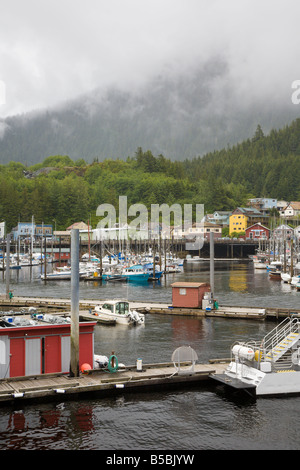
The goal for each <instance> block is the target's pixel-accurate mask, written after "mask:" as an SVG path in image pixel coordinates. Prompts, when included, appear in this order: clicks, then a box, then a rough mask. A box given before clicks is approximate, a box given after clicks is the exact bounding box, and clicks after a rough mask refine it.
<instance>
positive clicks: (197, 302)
mask: <svg viewBox="0 0 300 470" xmlns="http://www.w3.org/2000/svg"><path fill="white" fill-rule="evenodd" d="M209 291H210V285H209V284H208V283H205V282H175V283H173V284H172V306H173V307H183V308H198V307H201V306H202V299H203V296H204V293H205V292H209Z"/></svg>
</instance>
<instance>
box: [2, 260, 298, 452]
mask: <svg viewBox="0 0 300 470" xmlns="http://www.w3.org/2000/svg"><path fill="white" fill-rule="evenodd" d="M197 264H199V266H196V265H193V266H192V267H191V268H187V269H186V270H185V271H184V272H182V273H178V274H172V275H167V276H166V277H164V278H163V279H162V281H161V283H160V284H154V285H153V284H152V283H149V284H146V285H141V286H134V285H132V284H121V285H120V284H118V285H111V284H109V283H106V284H105V283H102V284H101V283H85V282H82V283H81V284H80V297H81V298H93V299H113V298H127V299H129V300H144V301H147V300H151V301H156V302H171V299H172V289H171V284H172V283H173V282H175V281H183V280H185V281H200V282H209V280H210V273H209V262H203V263H202V262H201V263H197ZM30 272H31V274H30ZM39 274H40V267H36V268H33V269H31V270H30V268H24V270H23V268H22V269H21V270H19V271H18V272H12V273H11V287H12V289H13V291H14V294H15V295H31V296H34V295H36V296H39V297H40V296H50V297H62V298H69V297H70V289H71V287H70V282H68V281H60V282H53V283H52V282H51V283H50V282H47V283H43V282H41V281H40V279H39ZM0 290H1V293H4V292H5V276H4V275H3V273H2V276H0ZM215 298H217V299H218V301H219V304H227V305H254V306H261V307H263V306H265V307H272V306H274V307H278V306H283V307H286V308H299V305H300V293H299V292H297V291H296V290H294V289H292V288H291V287H290V286H289V285H287V284H284V283H281V282H273V281H271V280H270V279H269V276H268V274H267V273H266V272H265V271H254V269H253V264H252V263H251V262H244V261H243V262H242V261H241V262H230V261H226V262H223V263H222V262H216V263H215ZM273 327H274V323H272V322H258V321H255V320H235V319H230V320H223V319H221V318H198V317H183V316H168V315H160V314H147V315H146V322H145V325H144V326H138V327H135V328H128V327H126V326H123V325H116V326H106V325H97V327H96V329H95V341H94V343H95V353H96V354H104V355H107V356H109V355H110V354H111V353H112V351H114V352H115V354H116V355H117V357H118V359H119V362H123V363H125V364H135V362H136V359H137V357H139V358H142V360H143V364H146V363H147V362H148V363H151V362H169V361H170V360H171V355H172V353H173V351H174V350H175V349H176V348H177V347H178V346H181V345H183V344H187V345H190V346H191V347H193V348H194V349H195V350H196V352H197V355H198V357H199V362H207V361H208V360H209V359H211V358H226V357H228V356H229V352H230V347H231V345H232V343H233V342H235V341H237V340H240V341H246V340H247V341H248V340H249V339H255V340H259V339H261V338H262V337H263V336H265V334H266V333H267V332H268V331H270V330H271V329H272V328H273ZM122 393H123V392H122V391H120V394H119V395H118V396H115V397H109V398H101V399H96V398H89V399H81V400H78V401H74V402H67V401H66V402H61V403H57V404H50V403H49V404H43V405H41V404H39V405H38V406H30V405H26V406H25V407H22V406H21V407H20V409H18V410H17V409H15V410H12V409H11V408H9V407H3V408H0V442H1V448H3V449H26V450H31V449H50V450H51V449H70V450H72V449H82V448H84V449H87V450H96V449H108V450H113V449H116V450H117V449H127V450H130V449H145V450H147V449H149V450H153V449H156V450H159V449H166V450H168V449H169V450H172V449H173V450H178V449H185V450H190V449H196V450H201V449H263V448H265V449H290V448H293V449H300V442H299V439H298V437H297V436H298V429H299V425H300V417H298V415H297V413H295V409H297V407H298V405H299V401H300V398H299V397H292V398H290V399H286V398H282V399H275V398H274V399H266V398H264V399H257V400H256V399H253V398H252V397H250V396H243V397H242V396H241V395H240V394H234V393H232V391H231V392H230V393H229V391H228V390H225V389H224V388H223V387H221V386H219V385H217V386H215V385H214V386H212V385H210V386H208V385H207V386H206V385H205V386H203V385H201V386H200V387H197V386H196V387H194V388H193V389H190V388H187V389H183V390H180V391H179V390H178V391H176V392H172V391H170V392H166V391H164V392H151V393H146V394H140V393H136V394H131V393H130V394H122Z"/></svg>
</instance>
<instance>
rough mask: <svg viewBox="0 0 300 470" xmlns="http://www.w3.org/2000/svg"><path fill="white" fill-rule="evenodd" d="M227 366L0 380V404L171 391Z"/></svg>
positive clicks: (130, 369) (131, 369)
mask: <svg viewBox="0 0 300 470" xmlns="http://www.w3.org/2000/svg"><path fill="white" fill-rule="evenodd" d="M226 365H227V364H226V363H222V364H221V363H216V364H194V370H193V372H191V371H190V364H186V365H185V364H181V366H180V372H178V371H177V369H176V368H175V366H174V364H173V363H161V364H147V365H143V367H142V370H141V371H137V369H136V366H127V367H125V366H124V367H122V368H120V369H118V370H117V371H116V372H114V373H110V372H109V371H105V370H103V369H93V370H89V371H87V373H80V375H79V376H78V377H70V376H67V375H66V374H62V373H61V374H43V375H38V376H26V377H15V378H9V379H1V380H0V405H5V404H7V405H12V404H13V405H16V404H21V403H23V402H35V403H36V402H37V401H47V402H48V401H51V400H54V401H55V400H56V401H57V400H58V401H61V400H66V399H78V398H79V397H84V396H86V397H87V396H90V395H91V394H98V395H100V396H103V395H109V396H111V395H112V394H118V393H122V394H123V393H126V392H145V391H151V390H156V389H160V390H170V389H171V390H172V389H175V388H178V387H186V386H190V385H199V384H201V383H203V382H207V381H210V380H211V381H213V380H212V378H211V374H215V373H218V374H219V373H223V371H224V369H225V367H226Z"/></svg>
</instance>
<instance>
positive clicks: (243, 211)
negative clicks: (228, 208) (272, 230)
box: [229, 207, 269, 235]
mask: <svg viewBox="0 0 300 470" xmlns="http://www.w3.org/2000/svg"><path fill="white" fill-rule="evenodd" d="M268 219H269V216H268V215H265V214H262V213H261V212H260V211H258V210H257V209H256V208H254V207H237V208H236V209H235V210H234V211H233V212H232V214H231V216H230V217H229V235H231V234H232V233H233V232H237V233H241V232H245V230H246V228H247V226H248V223H249V224H250V225H253V224H255V223H262V224H267V222H268Z"/></svg>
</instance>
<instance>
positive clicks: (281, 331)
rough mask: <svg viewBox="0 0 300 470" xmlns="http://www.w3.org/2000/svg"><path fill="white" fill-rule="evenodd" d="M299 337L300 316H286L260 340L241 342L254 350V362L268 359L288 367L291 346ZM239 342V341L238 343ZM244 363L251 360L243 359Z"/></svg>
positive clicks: (289, 364)
mask: <svg viewBox="0 0 300 470" xmlns="http://www.w3.org/2000/svg"><path fill="white" fill-rule="evenodd" d="M299 339H300V317H288V318H286V319H285V320H283V321H282V322H281V323H280V324H279V325H277V326H276V327H275V328H273V330H271V331H270V332H269V333H268V334H267V335H266V336H265V337H264V338H263V339H262V340H261V341H248V342H246V343H242V344H243V345H244V346H246V347H248V348H251V349H252V350H253V351H254V362H255V363H256V364H257V366H258V365H259V363H260V362H264V361H268V362H271V363H272V364H273V366H274V367H275V365H274V364H275V363H278V366H285V367H284V368H288V367H291V366H292V362H291V351H290V349H291V347H292V346H293V344H295V342H296V341H298V340H299ZM239 344H241V343H239ZM243 362H244V363H245V364H247V363H248V364H249V365H250V364H251V362H252V361H249V360H247V359H246V360H243Z"/></svg>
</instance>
